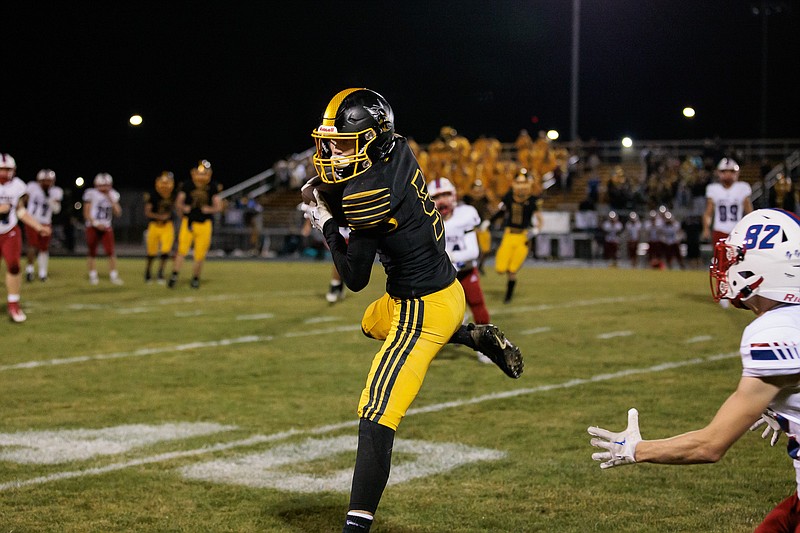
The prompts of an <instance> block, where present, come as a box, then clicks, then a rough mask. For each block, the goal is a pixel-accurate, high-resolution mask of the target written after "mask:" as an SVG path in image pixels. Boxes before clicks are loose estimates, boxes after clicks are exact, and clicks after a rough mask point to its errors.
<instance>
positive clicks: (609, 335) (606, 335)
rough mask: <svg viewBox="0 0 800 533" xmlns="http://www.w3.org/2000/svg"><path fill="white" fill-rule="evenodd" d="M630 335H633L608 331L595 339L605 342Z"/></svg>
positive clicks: (625, 332)
mask: <svg viewBox="0 0 800 533" xmlns="http://www.w3.org/2000/svg"><path fill="white" fill-rule="evenodd" d="M631 335H633V332H632V331H609V332H608V333H601V334H600V335H598V336H597V337H595V338H597V339H601V340H606V339H613V338H614V337H630V336H631Z"/></svg>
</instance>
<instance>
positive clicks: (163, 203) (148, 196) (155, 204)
mask: <svg viewBox="0 0 800 533" xmlns="http://www.w3.org/2000/svg"><path fill="white" fill-rule="evenodd" d="M176 196H177V194H176V193H175V191H172V192H171V193H170V195H169V196H168V197H167V198H164V197H162V196H161V195H160V194H158V191H156V190H155V189H153V190H151V191H149V192H146V193H144V203H145V204H150V210H151V212H152V213H153V214H154V215H169V214H172V212H173V210H174V209H175V198H176Z"/></svg>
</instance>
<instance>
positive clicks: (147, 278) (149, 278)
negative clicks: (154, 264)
mask: <svg viewBox="0 0 800 533" xmlns="http://www.w3.org/2000/svg"><path fill="white" fill-rule="evenodd" d="M152 281H153V276H152V275H151V274H150V272H145V273H144V282H145V283H150V282H152Z"/></svg>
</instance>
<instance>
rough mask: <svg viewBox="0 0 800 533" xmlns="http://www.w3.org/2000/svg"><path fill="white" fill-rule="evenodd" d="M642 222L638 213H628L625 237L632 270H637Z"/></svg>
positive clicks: (624, 231)
mask: <svg viewBox="0 0 800 533" xmlns="http://www.w3.org/2000/svg"><path fill="white" fill-rule="evenodd" d="M641 233H642V221H641V220H639V215H638V214H637V213H636V211H631V212H630V213H628V221H627V222H626V223H625V229H624V230H623V235H624V236H625V247H626V248H627V250H628V259H630V261H631V268H636V263H637V262H638V257H639V256H638V254H639V239H641Z"/></svg>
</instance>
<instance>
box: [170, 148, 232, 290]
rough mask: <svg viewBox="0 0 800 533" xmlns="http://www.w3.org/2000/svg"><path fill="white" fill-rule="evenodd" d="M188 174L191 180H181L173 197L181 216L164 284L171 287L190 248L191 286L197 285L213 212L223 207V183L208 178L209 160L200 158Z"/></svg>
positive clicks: (209, 235) (208, 242)
mask: <svg viewBox="0 0 800 533" xmlns="http://www.w3.org/2000/svg"><path fill="white" fill-rule="evenodd" d="M190 174H191V176H192V180H191V182H189V183H181V184H180V186H179V187H178V189H179V190H178V197H177V198H176V200H175V208H176V210H177V211H178V213H180V214H181V217H182V218H181V227H180V230H179V231H178V251H177V253H176V254H175V261H174V262H173V265H172V275H171V276H170V278H169V281H168V282H167V287H170V288H173V287H175V284H176V283H177V282H178V272H180V271H181V267H182V266H183V260H184V258H185V257H186V255H187V254H188V253H189V250H190V249H194V251H193V255H194V262H193V264H192V281H191V283H190V287H191V288H193V289H198V288H200V272H201V271H202V270H203V264H204V263H205V260H206V254H207V253H208V249H209V248H210V247H211V236H212V233H213V229H214V228H213V225H214V215H215V214H217V213H221V212H222V211H223V208H224V207H223V206H224V204H223V202H222V198H221V197H220V196H219V193H221V192H222V184H221V183H219V182H218V181H215V180H212V179H211V176H212V174H213V170H212V168H211V163H209V162H208V161H206V160H205V159H203V160H201V161H200V162H198V163H197V166H195V167H193V168H192V169H191V171H190Z"/></svg>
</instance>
